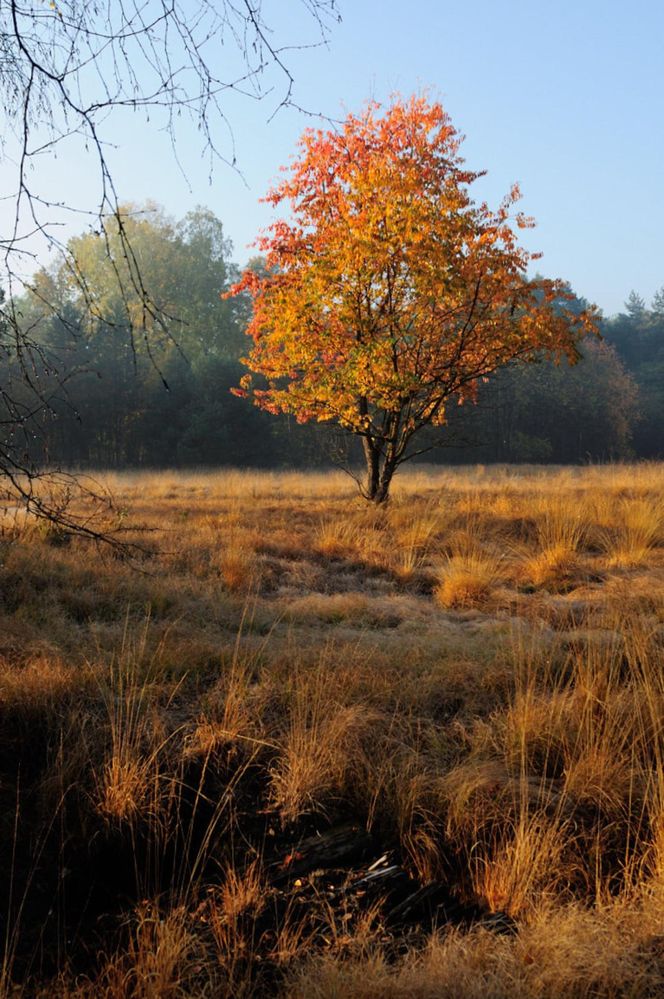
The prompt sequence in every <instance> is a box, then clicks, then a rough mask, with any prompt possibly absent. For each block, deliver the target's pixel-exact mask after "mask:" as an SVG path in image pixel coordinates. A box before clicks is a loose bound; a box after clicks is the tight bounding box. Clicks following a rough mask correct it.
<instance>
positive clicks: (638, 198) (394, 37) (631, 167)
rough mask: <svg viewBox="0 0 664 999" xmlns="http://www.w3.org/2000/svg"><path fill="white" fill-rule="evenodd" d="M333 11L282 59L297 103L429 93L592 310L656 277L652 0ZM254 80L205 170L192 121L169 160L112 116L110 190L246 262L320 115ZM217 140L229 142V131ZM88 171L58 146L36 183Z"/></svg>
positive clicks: (662, 185)
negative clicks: (206, 227) (230, 160)
mask: <svg viewBox="0 0 664 999" xmlns="http://www.w3.org/2000/svg"><path fill="white" fill-rule="evenodd" d="M338 9H339V13H340V14H341V22H340V23H338V24H336V23H334V24H331V25H330V31H329V35H328V41H327V44H326V45H325V46H319V47H317V48H314V49H297V50H293V51H291V52H290V53H287V54H286V56H285V58H286V60H287V62H288V65H289V68H290V69H291V71H292V73H293V76H294V80H295V84H294V95H293V96H294V100H296V101H297V102H298V103H299V104H300V105H301V106H302V107H304V108H305V109H306V111H308V112H311V113H314V114H315V113H321V114H322V115H325V116H328V117H329V118H332V119H335V118H336V119H339V118H342V117H343V116H344V115H345V114H346V113H347V112H349V111H357V110H359V109H360V108H361V107H362V105H363V103H364V102H365V101H366V100H367V99H369V98H372V99H376V100H380V101H387V100H389V97H390V95H391V94H393V93H395V92H399V93H401V94H402V95H405V96H407V95H410V94H411V93H414V92H422V91H427V92H428V93H429V95H430V96H431V97H432V98H435V99H438V100H440V101H442V103H443V104H444V106H445V108H446V110H447V111H448V113H449V114H450V116H451V119H452V122H453V124H454V125H455V126H456V127H457V129H458V130H459V131H460V132H462V133H463V134H464V135H465V136H466V140H465V142H464V145H463V149H462V152H463V155H464V156H465V159H466V162H467V164H468V166H469V167H470V168H471V169H486V170H487V171H488V174H487V177H486V178H485V179H483V180H482V181H481V182H480V185H478V186H477V194H478V195H479V196H481V197H486V198H487V199H488V200H489V203H490V204H493V205H495V204H496V203H497V202H498V201H499V200H500V199H501V197H502V196H503V195H504V194H505V193H507V191H508V190H509V188H510V186H511V184H512V183H513V182H514V181H517V182H518V183H519V185H520V187H521V191H522V195H523V198H522V201H521V205H520V207H521V209H522V210H523V211H524V212H525V213H526V214H529V215H533V216H534V217H535V219H536V220H537V223H538V224H537V228H536V229H535V230H533V231H532V232H530V231H529V232H527V233H524V234H523V237H522V238H523V242H524V243H525V244H526V246H527V247H528V248H529V249H531V250H539V251H541V252H542V253H543V257H542V259H541V260H540V261H538V264H537V268H538V270H539V271H540V272H541V273H543V274H545V275H546V276H549V277H561V278H564V279H565V280H568V281H569V282H570V284H571V286H572V287H573V289H574V290H575V292H576V293H577V294H579V295H582V296H584V297H585V298H587V299H589V300H590V301H593V302H595V303H596V304H597V305H599V306H600V308H601V309H602V310H603V311H604V313H605V314H606V315H611V314H615V313H616V312H618V311H620V310H621V309H622V307H623V303H624V301H625V299H626V298H627V295H628V293H629V291H630V290H631V289H636V290H637V291H638V292H639V293H640V294H642V295H643V296H644V298H645V299H646V301H650V300H651V298H652V296H653V294H654V292H655V291H656V290H657V289H658V288H660V287H661V286H662V285H664V252H662V251H663V245H664V241H663V238H662V233H664V197H663V193H664V58H663V56H664V50H663V44H662V39H664V4H663V3H661V0H632V2H631V4H629V5H628V4H626V3H625V2H624V0H601V2H600V0H548V2H545V0H466V2H465V3H463V4H462V3H458V2H450V0H437V2H436V0H411V2H410V3H406V2H404V0H338ZM264 16H265V19H266V21H267V22H268V23H272V24H274V25H275V34H274V40H275V42H277V43H284V42H290V43H294V44H303V43H305V42H307V41H311V40H315V38H316V37H317V32H316V28H315V25H314V24H313V23H312V22H311V20H310V19H309V17H308V15H307V10H306V7H305V4H304V2H303V0H265V2H264ZM216 51H217V55H216V56H215V58H226V57H228V59H229V62H230V61H231V60H232V58H233V57H232V55H231V53H230V51H229V50H224V48H217V50H216ZM266 84H267V85H268V86H269V85H270V84H273V85H274V88H275V89H274V91H273V92H272V93H269V94H268V95H267V96H266V97H264V98H263V100H261V101H256V100H254V99H252V98H251V97H246V96H241V95H237V94H235V95H234V94H229V95H228V97H227V98H226V99H225V105H224V107H225V110H227V112H228V118H229V121H230V124H231V127H232V131H233V141H234V146H235V155H236V157H237V164H238V168H239V170H238V171H234V170H232V169H231V168H230V167H228V166H225V165H224V164H222V163H218V164H217V165H216V166H215V167H214V170H213V173H212V179H211V182H210V178H209V169H208V164H207V162H204V161H203V159H202V158H201V152H200V139H199V136H198V135H197V134H196V133H195V130H194V129H193V128H190V127H189V126H186V125H184V126H182V130H181V132H180V134H179V146H178V151H179V159H180V164H181V167H182V169H180V167H178V165H177V164H176V163H175V161H174V159H173V157H172V154H171V151H170V148H169V143H168V141H167V138H166V136H165V135H164V134H163V133H160V132H159V131H157V129H156V128H155V127H153V126H152V125H150V124H149V123H146V122H145V120H144V119H143V118H142V117H141V116H132V117H128V116H127V115H125V116H124V118H122V119H117V120H113V121H110V122H109V123H108V130H107V134H108V135H109V137H110V138H111V140H112V142H113V145H114V148H112V149H110V148H109V158H110V161H111V165H112V168H113V174H114V178H115V182H116V186H117V188H118V190H119V192H120V194H121V196H122V197H123V198H126V199H127V200H131V201H134V202H138V203H140V202H142V201H144V200H146V199H148V198H150V199H153V200H156V201H157V202H159V203H161V204H162V205H163V206H164V207H165V209H166V210H167V211H168V212H169V213H170V214H172V215H173V216H175V217H181V216H182V215H183V214H184V213H185V212H186V211H188V210H189V209H190V208H193V207H194V206H196V205H198V204H201V205H205V206H207V207H209V208H211V209H212V210H213V211H214V212H215V214H217V215H218V216H219V217H220V218H221V219H222V221H223V222H224V225H225V229H226V233H227V235H228V236H229V237H230V239H231V240H232V242H233V245H234V258H235V259H236V260H237V261H238V262H239V263H243V262H244V261H246V260H247V259H248V258H249V257H251V256H252V255H253V254H254V252H255V250H253V249H252V248H251V243H252V242H253V240H254V239H255V237H256V235H257V233H258V231H259V229H260V228H261V227H264V226H265V225H266V224H268V223H269V221H270V220H271V218H273V217H274V216H273V209H271V208H269V207H268V206H266V205H265V204H261V203H260V201H259V199H260V198H261V196H262V195H263V194H264V193H265V192H266V190H267V188H268V187H269V186H270V184H271V182H273V181H274V180H275V179H276V178H277V176H278V172H279V167H280V166H281V165H282V164H285V163H287V162H288V159H289V157H290V156H291V155H292V154H293V152H294V150H295V145H296V142H297V139H298V136H299V135H300V133H301V132H302V130H303V128H305V127H307V126H308V125H318V121H317V119H316V118H315V117H310V116H308V115H307V114H304V113H302V112H300V111H296V110H294V109H291V108H282V109H281V110H278V111H277V113H276V114H274V112H275V108H277V107H278V105H279V100H280V98H281V97H282V96H283V92H284V85H283V80H281V79H280V78H279V77H278V76H276V75H274V74H273V75H272V77H269V76H268V77H267V78H266ZM216 138H217V142H218V145H219V146H220V147H221V148H222V150H224V151H225V150H228V152H229V155H232V152H231V146H230V138H229V136H228V135H227V134H226V133H223V132H220V133H219V134H218V135H217V136H216ZM90 169H91V168H90V166H89V164H87V162H86V159H85V156H84V155H81V156H77V157H76V159H75V162H73V161H72V160H69V161H67V158H66V157H64V158H63V157H60V158H59V160H58V162H57V163H53V164H52V165H51V166H50V167H49V170H50V173H49V183H50V184H51V187H52V189H53V191H54V192H57V194H58V196H59V197H61V198H62V200H65V201H75V200H76V199H85V197H86V196H87V194H88V193H91V190H92V188H91V189H90V192H88V191H87V185H88V183H91V181H90V178H89V172H90ZM183 171H184V176H183ZM1 179H2V175H1V172H0V180H1ZM0 221H1V216H0Z"/></svg>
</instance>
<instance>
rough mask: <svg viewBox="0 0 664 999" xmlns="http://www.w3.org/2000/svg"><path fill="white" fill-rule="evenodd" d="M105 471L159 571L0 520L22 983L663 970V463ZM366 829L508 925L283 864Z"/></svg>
mask: <svg viewBox="0 0 664 999" xmlns="http://www.w3.org/2000/svg"><path fill="white" fill-rule="evenodd" d="M102 478H103V479H104V480H105V482H106V484H107V485H108V486H109V487H110V488H112V489H113V491H114V492H115V494H116V497H117V499H118V503H119V505H120V507H121V508H122V509H123V510H125V511H126V514H125V525H131V524H135V525H142V526H143V527H144V528H147V529H148V530H149V533H148V534H145V533H144V534H140V533H136V535H135V537H136V538H139V537H142V538H143V539H144V540H145V538H146V537H148V538H149V539H150V542H151V544H152V547H153V551H152V554H146V555H145V556H144V557H143V558H142V560H140V561H139V564H138V565H135V566H132V565H128V564H126V563H124V562H122V561H121V560H118V559H117V558H115V557H114V556H113V555H112V554H110V553H106V554H103V553H102V554H101V555H98V554H97V553H93V552H91V550H90V549H89V548H86V546H85V545H84V544H83V543H81V542H79V541H77V540H76V539H71V540H69V541H68V543H66V544H53V543H52V539H50V538H49V537H48V536H46V535H44V533H43V532H41V531H40V530H38V529H37V528H36V527H35V525H34V523H31V522H30V521H29V519H28V518H26V517H25V516H21V515H19V513H20V512H17V511H11V512H9V513H8V514H7V515H6V516H5V518H4V520H3V522H2V525H1V529H0V545H1V546H2V562H1V564H0V588H1V593H2V602H1V604H0V624H1V625H2V627H1V628H0V726H1V727H0V801H1V804H2V811H1V813H0V814H1V815H2V818H0V823H1V828H2V836H1V837H0V844H2V845H0V863H2V865H3V876H4V881H5V883H6V884H8V885H9V889H8V892H7V893H6V897H5V901H3V902H2V906H4V909H1V910H0V918H2V919H3V920H4V923H3V924H2V925H0V930H1V931H2V934H3V939H4V960H3V963H2V971H1V973H0V995H1V996H4V997H9V996H10V995H20V994H22V993H21V990H22V989H23V990H24V993H25V994H26V995H27V994H35V995H40V994H42V995H46V994H48V995H50V996H54V997H57V996H62V999H65V997H69V999H88V997H91V996H93V995H94V996H97V995H99V996H102V997H106V999H115V997H118V999H119V997H120V996H125V995H132V996H140V997H145V999H148V997H150V999H158V997H159V999H162V997H164V999H166V997H169V999H171V997H178V999H180V997H182V999H184V997H190V999H193V997H195V996H202V997H204V996H206V995H210V996H213V995H214V996H221V997H228V999H230V997H231V996H237V997H247V999H250V997H252V999H253V997H257V996H263V995H275V996H282V997H289V999H300V997H302V999H304V997H305V996H306V997H319V999H327V997H330V999H331V997H333V996H344V997H358V999H365V997H366V999H370V997H376V999H377V997H387V999H390V997H404V999H405V997H406V996H408V997H420V996H421V997H434V996H436V997H441V996H446V995H449V996H457V995H467V996H474V995H476V996H478V997H479V996H482V997H487V996H495V997H499V996H500V997H510V996H514V997H525V996H533V997H535V996H537V997H548V996H554V995H559V994H565V995H573V996H588V997H590V996H607V997H608V996H614V995H629V996H632V997H636V996H654V995H657V994H660V993H661V992H662V990H664V962H663V961H662V948H661V928H660V927H661V919H662V917H663V916H664V889H663V888H662V885H664V776H663V774H664V723H663V722H662V719H663V718H664V671H663V670H662V661H663V659H664V530H663V517H664V514H663V511H664V508H663V507H662V500H661V496H662V493H663V492H664V490H663V486H664V468H663V467H662V466H660V465H639V466H633V467H627V466H625V467H621V466H615V467H606V468H587V469H541V468H522V469H518V470H516V469H511V468H507V467H505V468H502V467H496V468H479V467H478V468H475V469H452V470H450V469H445V470H444V471H436V470H423V469H415V470H413V472H412V474H410V475H408V476H406V475H404V476H403V477H402V478H401V479H400V480H398V481H397V483H396V484H395V495H394V500H393V502H392V503H391V505H390V506H389V508H387V509H385V510H373V509H367V508H366V507H365V506H363V505H362V504H361V502H360V501H359V500H358V498H357V496H356V495H354V494H353V492H352V488H351V487H350V485H349V481H348V479H347V478H346V477H343V476H341V475H336V474H333V473H325V474H312V475H309V474H304V473H297V474H296V473H284V474H276V473H274V474H267V473H265V474H263V473H260V474H259V473H240V472H230V473H228V472H225V473H222V472H219V473H214V474H213V473H201V474H195V475H192V474H187V475H184V474H178V473H172V472H168V473H159V474H158V473H149V474H144V475H139V474H133V473H132V474H126V475H114V476H105V477H104V476H102ZM131 536H132V535H131V531H130V532H129V537H131ZM137 570H139V571H137ZM348 821H352V822H353V823H356V824H357V826H358V828H362V829H369V830H370V831H371V833H372V835H373V836H374V838H375V841H376V843H377V844H380V847H378V846H377V849H379V848H380V849H385V850H386V851H390V852H391V855H392V856H395V857H398V858H399V861H400V862H401V863H402V864H403V866H404V867H405V868H406V869H407V870H408V871H410V872H411V874H412V875H413V877H415V878H416V879H417V880H418V881H419V882H420V883H423V884H427V883H428V882H431V881H437V880H439V879H443V880H444V881H446V882H447V883H449V887H450V889H451V890H452V892H453V893H455V894H456V896H457V897H458V898H460V899H461V900H463V901H464V902H465V903H468V904H470V903H473V904H479V905H481V906H482V907H483V908H484V909H485V910H487V911H492V912H497V913H507V914H508V915H509V916H510V917H511V918H512V919H514V920H515V923H516V927H517V930H518V932H517V933H516V934H514V935H500V934H497V933H495V932H493V931H490V930H487V929H481V928H477V929H474V930H471V931H470V932H467V931H465V930H464V931H462V930H461V929H456V930H454V931H453V932H444V933H443V932H441V933H440V934H437V933H436V932H433V933H431V932H428V931H427V932H425V931H424V930H422V931H421V932H419V933H416V934H414V935H413V936H412V937H407V936H406V935H400V934H401V930H400V929H399V928H398V927H397V928H394V927H390V926H389V925H387V924H386V922H385V909H384V907H383V906H382V903H381V900H380V899H378V900H377V901H372V902H371V905H367V908H366V910H365V911H362V912H361V913H359V914H358V913H355V914H349V913H348V912H345V911H344V910H343V908H339V905H338V902H336V901H335V902H333V901H332V897H333V894H334V893H332V894H330V891H331V889H330V888H329V887H327V888H326V887H325V882H324V880H323V881H322V882H320V884H321V885H322V887H320V888H318V887H316V885H317V884H318V882H315V879H314V881H312V883H311V884H309V882H306V880H303V881H301V882H300V884H299V885H298V883H297V881H296V880H295V879H294V878H291V879H290V880H289V879H288V871H287V865H286V861H285V860H284V855H285V854H284V851H286V849H287V844H288V843H289V842H291V841H297V839H298V837H300V836H302V835H311V834H312V833H313V832H315V831H323V830H324V829H325V828H327V827H328V826H335V825H336V824H338V823H343V822H348ZM289 837H290V839H289ZM282 844H283V849H282ZM280 851H281V852H280ZM284 865H286V867H285V866H284ZM275 870H276V871H279V872H280V873H279V878H277V879H276V880H275ZM314 882H315V883H314ZM116 886H117V887H116ZM298 892H301V893H304V894H302V898H304V899H305V900H307V901H306V904H305V902H303V901H302V898H300V895H299V894H298ZM307 893H308V894H307ZM334 897H335V898H336V896H334ZM7 900H8V901H7ZM34 927H38V928H39V929H38V932H35V929H34ZM429 929H430V928H429ZM427 934H428V935H427ZM408 941H409V942H408ZM95 954H96V955H97V956H96V957H91V956H90V955H95ZM83 955H87V957H83ZM104 955H105V956H104ZM85 961H87V962H88V964H87V965H85ZM69 962H72V963H71V966H70V963H69ZM76 962H78V965H77V964H76ZM81 962H83V964H84V965H85V966H84V967H83V968H82V970H81ZM77 968H78V969H79V970H76V969H77ZM22 983H23V984H22ZM17 990H18V991H17Z"/></svg>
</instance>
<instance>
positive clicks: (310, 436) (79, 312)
mask: <svg viewBox="0 0 664 999" xmlns="http://www.w3.org/2000/svg"><path fill="white" fill-rule="evenodd" d="M123 226H124V228H125V232H126V235H127V236H128V237H129V239H130V241H131V246H132V251H133V253H134V255H135V259H129V258H128V257H127V254H126V253H125V252H124V243H123V240H122V239H121V238H120V235H119V233H118V231H117V228H114V226H113V223H112V222H110V223H109V226H108V228H107V231H106V232H105V233H95V232H90V233H86V234H84V235H82V236H79V237H77V238H76V239H74V240H72V241H71V243H70V249H71V251H72V254H73V259H74V260H75V261H76V268H77V269H78V275H77V276H76V277H75V275H74V274H73V273H72V268H71V265H69V266H67V265H61V266H60V267H58V268H50V269H43V270H41V271H39V272H38V273H37V274H36V275H35V277H34V281H33V286H32V291H31V293H29V294H26V295H25V296H24V298H23V299H22V300H21V301H20V302H19V303H14V306H15V308H17V309H18V312H19V315H20V322H21V324H22V325H23V326H24V328H25V329H26V330H28V331H30V335H31V336H32V337H33V338H35V339H36V340H37V341H38V343H39V345H40V347H41V349H42V350H43V357H44V363H43V364H42V365H41V370H40V371H39V372H38V376H39V377H38V385H37V391H36V392H35V387H34V386H33V387H32V388H30V387H29V386H27V385H26V384H25V380H24V379H23V380H22V379H21V377H19V375H20V372H18V370H17V364H18V359H17V358H16V357H15V356H12V353H11V351H8V352H7V353H6V354H5V356H4V357H3V358H2V360H1V363H2V365H3V366H4V368H5V371H4V372H3V374H2V385H3V386H7V385H11V386H12V396H13V397H14V398H15V397H16V394H17V393H19V394H20V393H21V392H24V393H25V394H26V400H25V411H26V412H30V413H32V414H33V417H34V418H35V419H34V420H33V423H34V430H32V431H31V432H30V433H29V434H27V435H26V437H25V440H26V444H25V447H26V449H27V451H29V452H30V454H29V455H28V457H30V458H31V459H33V460H34V459H37V460H42V461H43V460H46V461H48V462H51V463H54V464H62V465H67V466H83V467H86V466H87V467H111V468H122V467H149V466H155V467H158V466H172V467H175V466H181V467H185V466H196V465H199V466H200V465H236V466H237V465H245V466H255V467H268V466H286V465H292V466H298V465H299V466H311V465H317V464H326V463H328V462H329V461H330V460H331V457H332V449H334V448H337V447H339V446H340V442H339V440H338V438H337V437H336V436H335V435H334V433H332V432H330V431H329V430H327V429H326V428H321V427H311V426H300V425H298V424H296V423H295V422H294V421H292V420H288V419H285V418H282V417H274V416H271V415H269V414H266V413H264V412H261V411H260V410H258V409H256V408H255V407H254V406H252V405H251V404H250V403H249V402H247V401H246V400H244V399H241V398H238V397H237V396H235V395H233V394H232V392H231V389H232V388H233V387H234V386H236V385H237V384H238V381H239V378H240V376H241V374H242V371H243V368H242V365H241V363H240V358H241V357H242V355H243V352H244V350H245V348H246V337H245V335H244V329H245V327H246V323H247V319H248V312H247V309H248V305H247V303H246V301H243V300H242V299H241V298H240V299H237V298H235V299H230V300H227V299H223V298H222V297H221V296H222V294H223V292H224V291H226V290H227V289H228V288H229V286H230V284H231V283H232V282H233V281H234V280H235V278H236V277H237V269H236V267H235V265H234V264H233V263H232V262H231V246H230V243H229V242H228V241H227V240H226V239H225V237H224V233H223V226H222V223H221V222H220V220H219V219H218V218H216V216H215V215H214V214H213V213H212V212H210V211H208V210H206V209H198V210H197V211H195V212H192V213H189V214H188V215H186V216H185V217H184V218H183V219H182V220H181V221H179V222H174V221H172V220H171V219H169V218H168V217H166V216H165V215H164V213H163V212H162V211H161V210H160V209H159V208H157V207H156V206H153V205H149V206H147V207H145V208H143V209H140V210H138V209H134V208H131V207H128V208H127V214H126V216H125V217H124V218H123ZM256 266H260V261H256ZM139 276H140V281H139V280H137V277H139ZM81 277H83V282H81ZM82 289H83V290H82ZM146 290H147V292H148V293H149V299H150V301H151V302H153V303H154V304H155V306H156V308H155V310H154V313H152V312H151V311H150V310H148V313H147V314H146V309H145V294H144V292H145V291H146ZM581 304H582V303H581V302H579V307H581ZM132 330H133V333H132ZM136 331H140V332H139V333H138V334H137V332H136ZM602 333H603V337H604V339H603V341H601V342H600V341H593V342H587V343H586V344H585V345H584V348H583V353H584V357H583V359H582V360H581V361H580V362H579V363H578V364H577V365H576V366H574V367H571V368H570V367H569V366H568V365H566V364H565V365H560V366H556V365H554V364H553V363H551V362H547V361H542V363H541V364H539V365H535V366H533V365H528V366H527V367H526V366H519V365H515V366H513V367H511V368H509V369H507V370H503V371H501V372H500V373H499V374H498V375H497V376H495V377H494V378H492V379H491V381H490V382H489V383H488V384H486V385H484V386H483V387H482V390H481V391H480V394H479V401H478V405H477V406H469V405H466V406H464V407H453V409H452V411H450V420H449V428H445V430H444V432H443V433H442V434H441V433H440V432H439V431H438V432H436V433H435V434H434V433H433V432H432V433H431V434H430V435H429V436H428V437H427V438H425V439H424V441H423V442H422V443H423V445H424V446H428V445H431V446H433V445H437V444H439V443H443V444H448V445H452V446H451V447H444V448H443V449H442V450H437V449H435V450H433V451H431V452H430V453H429V454H427V456H426V457H427V460H433V461H436V460H443V461H459V462H468V461H470V462H475V461H482V462H490V461H509V462H519V461H528V462H549V461H550V462H580V461H585V460H606V459H614V458H630V457H641V458H658V457H663V456H664V441H663V439H662V438H663V436H664V435H663V434H662V430H661V428H662V426H664V292H660V293H659V294H658V295H657V296H656V297H655V300H654V301H653V303H652V306H651V307H650V308H648V307H647V306H646V304H645V303H644V302H643V300H642V299H640V298H639V296H638V295H636V294H634V293H632V295H630V298H629V300H628V303H627V308H626V312H625V313H624V314H621V315H619V316H617V317H615V318H613V319H610V320H606V321H604V323H603V326H602ZM28 397H30V398H28ZM35 399H38V400H39V403H38V404H37V405H35V403H34V400H35ZM42 399H47V400H48V404H42V403H41V400H42ZM4 422H5V424H6V426H7V427H8V428H10V430H7V431H6V432H16V428H15V427H14V426H12V425H11V421H4ZM341 446H343V445H341ZM351 457H352V450H351Z"/></svg>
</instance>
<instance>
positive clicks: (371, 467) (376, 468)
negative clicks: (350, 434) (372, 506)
mask: <svg viewBox="0 0 664 999" xmlns="http://www.w3.org/2000/svg"><path fill="white" fill-rule="evenodd" d="M363 444H364V457H365V458H366V462H367V484H366V486H365V489H364V495H365V497H366V498H367V499H368V500H371V501H372V502H374V503H375V502H376V495H377V493H378V490H379V487H380V479H381V475H380V451H379V450H378V448H377V447H376V445H375V444H374V443H373V441H371V440H369V438H368V437H365V438H364V440H363Z"/></svg>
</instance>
